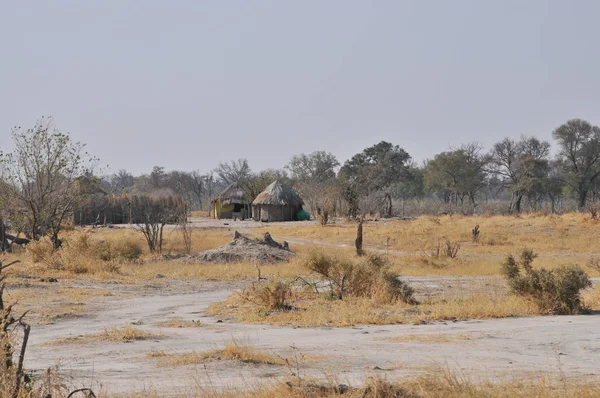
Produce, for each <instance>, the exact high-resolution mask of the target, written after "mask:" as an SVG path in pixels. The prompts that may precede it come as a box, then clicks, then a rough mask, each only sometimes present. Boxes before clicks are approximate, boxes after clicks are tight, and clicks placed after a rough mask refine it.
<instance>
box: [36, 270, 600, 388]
mask: <svg viewBox="0 0 600 398" xmlns="http://www.w3.org/2000/svg"><path fill="white" fill-rule="evenodd" d="M413 279H414V280H413V281H411V282H413V283H423V284H427V285H429V286H432V287H435V286H437V285H443V284H447V283H450V282H456V281H457V278H413ZM471 282H472V281H471ZM233 289H234V287H233V286H232V287H227V288H224V285H223V284H222V283H221V284H219V283H211V282H203V283H198V286H197V288H196V289H195V290H196V291H194V292H189V293H186V294H175V293H173V291H176V290H177V289H176V286H175V287H172V288H171V289H170V290H171V293H169V294H166V295H165V294H160V293H157V294H148V295H145V296H143V297H136V298H129V299H121V300H116V299H115V300H113V301H110V300H109V301H107V302H106V304H105V305H104V308H102V309H101V310H99V311H97V312H95V313H93V314H91V315H88V316H86V317H83V318H79V319H75V320H70V321H63V322H59V323H57V324H53V325H47V326H40V327H36V328H35V329H34V330H33V331H32V335H31V347H30V350H29V351H28V353H27V358H26V366H27V368H28V369H35V370H37V371H39V372H41V371H43V370H44V369H45V368H47V367H49V366H53V365H56V364H60V368H61V369H62V371H64V372H66V374H67V375H68V376H69V377H70V378H71V383H72V384H73V385H74V386H79V387H80V386H83V385H85V386H91V387H93V388H94V389H95V390H97V391H98V390H103V391H110V392H125V391H143V390H146V391H147V390H154V391H158V392H159V393H160V394H161V395H164V396H168V395H169V394H185V393H186V392H187V393H190V392H191V391H195V392H196V393H198V391H199V389H202V388H207V389H210V388H223V387H235V386H247V385H255V384H256V383H257V382H260V381H265V380H267V381H268V380H272V379H273V378H275V377H278V376H289V375H290V370H289V369H286V368H285V367H282V366H275V365H251V364H239V363H234V362H231V361H216V360H215V361H210V362H207V363H206V364H202V365H197V366H188V367H158V366H157V363H156V360H155V359H148V358H146V355H147V354H148V353H150V352H154V351H166V352H169V353H174V352H188V351H199V352H200V351H207V350H211V349H214V348H218V347H222V346H223V345H224V344H226V343H230V342H231V341H232V339H236V340H238V341H241V342H243V343H248V344H252V345H256V346H258V347H260V348H261V349H264V350H266V351H268V352H271V353H275V354H278V355H281V356H283V357H286V358H293V357H294V353H300V354H302V355H306V356H307V358H308V359H307V360H305V361H302V360H301V361H300V369H301V372H303V374H312V375H315V376H322V375H323V374H326V373H328V374H331V373H332V372H333V373H335V374H337V375H338V376H339V378H340V381H342V382H349V383H354V384H356V383H358V382H360V381H361V380H362V379H363V378H364V376H365V375H366V374H371V373H382V374H385V375H386V376H387V377H390V378H394V377H402V376H406V375H409V374H413V373H415V372H419V371H422V370H423V369H424V367H429V366H431V365H432V364H434V363H442V364H443V363H447V364H448V365H449V366H450V367H452V368H460V369H463V370H464V371H465V372H466V373H467V374H469V375H471V376H472V377H475V378H476V377H477V376H479V375H481V376H486V377H496V376H503V375H507V374H508V375H510V374H513V373H514V374H519V373H522V372H523V371H548V372H564V373H565V374H568V375H581V376H583V375H592V374H594V375H598V374H599V373H600V371H599V370H598V369H600V328H598V324H599V323H600V316H592V315H590V316H563V317H532V318H521V319H500V320H487V321H467V322H456V323H452V322H449V323H436V324H431V325H418V326H415V325H388V326H359V327H353V328H306V329H294V328H282V327H272V326H265V325H242V324H236V323H231V322H228V321H227V320H225V321H224V322H222V323H221V322H218V319H216V318H213V317H211V316H209V315H208V314H207V312H206V310H207V307H208V305H209V304H210V303H212V302H215V301H218V300H222V299H224V298H225V297H226V296H227V295H228V294H230V293H231V291H232V290H233ZM186 291H189V289H188V290H186ZM171 319H183V320H200V321H201V322H202V326H200V327H198V328H188V329H173V328H164V327H161V326H159V325H158V323H159V322H163V321H167V320H171ZM132 323H133V324H135V326H133V325H132ZM128 326H129V327H135V328H139V329H141V330H144V331H146V332H152V333H159V334H162V335H163V337H161V338H160V339H157V340H146V341H138V342H134V343H121V342H93V343H86V344H70V345H56V344H51V343H52V342H53V341H55V340H56V339H58V338H64V337H69V336H71V337H74V336H78V335H86V334H92V333H98V332H101V331H103V330H104V329H109V328H115V327H117V328H123V327H128ZM407 335H410V336H415V335H416V336H418V337H412V338H411V340H409V341H405V342H397V341H392V340H390V339H389V338H391V337H397V336H407ZM453 336H454V337H453ZM448 340H450V342H448ZM444 341H445V342H444ZM292 347H296V348H292ZM211 386H212V387H211Z"/></svg>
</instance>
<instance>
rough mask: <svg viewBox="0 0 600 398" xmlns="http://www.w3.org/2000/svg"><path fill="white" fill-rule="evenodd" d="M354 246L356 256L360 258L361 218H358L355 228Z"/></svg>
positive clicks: (361, 249) (361, 246)
mask: <svg viewBox="0 0 600 398" xmlns="http://www.w3.org/2000/svg"><path fill="white" fill-rule="evenodd" d="M354 244H355V246H356V255H357V256H359V257H360V256H362V255H363V254H364V252H363V217H362V216H361V217H360V220H359V221H358V227H357V228H356V241H355V242H354Z"/></svg>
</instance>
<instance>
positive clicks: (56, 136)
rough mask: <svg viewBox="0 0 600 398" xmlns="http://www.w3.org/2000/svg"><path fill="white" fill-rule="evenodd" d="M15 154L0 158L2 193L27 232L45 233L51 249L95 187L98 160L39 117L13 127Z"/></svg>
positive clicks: (28, 233) (58, 242)
mask: <svg viewBox="0 0 600 398" xmlns="http://www.w3.org/2000/svg"><path fill="white" fill-rule="evenodd" d="M12 136H13V140H14V144H15V150H14V152H13V153H2V154H0V163H1V166H2V178H3V180H4V182H5V184H4V185H5V189H4V190H3V191H2V193H3V194H4V195H7V196H8V197H9V201H10V200H12V201H13V202H14V203H16V205H17V206H18V207H19V208H20V209H22V212H20V214H21V216H22V217H23V219H24V220H23V224H24V225H25V233H26V235H28V236H30V237H31V238H32V239H36V240H37V239H39V238H40V237H42V236H44V235H49V236H50V238H51V240H52V242H53V243H54V246H55V248H57V247H59V246H60V240H59V239H58V235H59V233H60V231H61V229H62V226H63V222H64V221H65V219H66V218H67V216H68V215H69V214H70V213H71V211H72V209H73V206H74V205H75V204H76V203H77V202H78V201H80V200H81V199H82V198H84V197H86V196H87V195H89V194H90V191H92V190H93V189H94V181H95V178H94V177H93V174H92V171H93V169H94V166H95V164H96V162H97V159H95V158H93V157H91V156H90V155H89V154H88V153H87V152H84V147H85V145H84V144H82V143H80V142H73V141H71V138H70V137H69V135H67V134H63V133H61V132H60V131H59V130H57V129H56V128H54V126H53V125H52V119H51V118H41V119H40V120H39V121H38V122H37V123H36V125H35V126H34V127H33V128H32V129H28V130H23V129H22V128H20V127H15V128H14V129H13V133H12Z"/></svg>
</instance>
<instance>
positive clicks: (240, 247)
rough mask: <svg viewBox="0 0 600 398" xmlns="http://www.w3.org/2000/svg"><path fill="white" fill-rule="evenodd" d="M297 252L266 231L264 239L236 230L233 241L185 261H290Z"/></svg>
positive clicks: (263, 262) (262, 262)
mask: <svg viewBox="0 0 600 398" xmlns="http://www.w3.org/2000/svg"><path fill="white" fill-rule="evenodd" d="M294 255H295V254H294V253H293V252H292V251H291V250H290V249H289V247H288V244H287V242H283V244H279V243H277V242H275V241H274V240H273V238H271V235H270V234H269V233H268V232H266V233H265V235H264V239H250V238H247V237H245V236H242V235H241V234H240V233H239V232H237V231H236V232H235V235H234V237H233V241H231V242H229V243H227V244H226V245H223V246H221V247H217V248H216V249H212V250H206V251H203V252H200V253H197V254H193V255H191V256H189V257H186V258H185V259H182V261H183V262H185V263H210V262H213V263H240V262H252V263H260V264H266V263H279V262H285V261H288V260H289V259H290V258H291V257H292V256H294Z"/></svg>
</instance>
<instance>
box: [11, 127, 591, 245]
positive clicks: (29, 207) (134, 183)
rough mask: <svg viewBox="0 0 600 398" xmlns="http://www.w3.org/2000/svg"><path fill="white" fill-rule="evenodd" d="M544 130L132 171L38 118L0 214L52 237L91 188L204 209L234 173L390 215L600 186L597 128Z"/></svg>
mask: <svg viewBox="0 0 600 398" xmlns="http://www.w3.org/2000/svg"><path fill="white" fill-rule="evenodd" d="M552 137H553V140H554V144H555V145H556V147H557V152H556V155H554V156H552V155H551V151H550V149H551V144H550V143H549V142H547V141H544V140H540V139H539V138H536V137H534V136H522V137H521V138H519V139H513V138H504V139H502V140H500V141H499V142H497V143H495V144H494V145H493V146H492V148H490V149H489V150H484V148H483V147H482V146H481V145H479V144H477V143H467V144H463V145H461V146H459V147H455V148H450V149H448V150H447V151H444V152H441V153H438V154H435V155H434V156H433V157H431V158H430V159H428V160H426V161H424V162H422V163H421V164H417V163H416V162H415V161H414V159H413V158H412V157H411V156H410V154H409V153H408V152H407V151H406V150H404V149H403V148H402V147H401V146H400V145H397V144H393V143H390V142H386V141H381V142H379V143H376V144H374V145H373V146H370V147H368V148H365V149H364V150H362V151H361V152H359V153H357V154H355V155H354V156H352V157H351V158H350V159H348V160H346V161H344V162H343V163H341V162H340V161H339V160H338V159H337V158H336V157H335V155H333V154H332V153H330V152H326V151H315V152H312V153H308V154H298V155H294V156H292V157H291V159H290V160H289V162H288V163H287V164H286V165H285V166H284V167H283V168H281V169H266V170H261V171H254V170H252V169H251V167H250V165H249V162H248V160H247V159H238V160H233V161H230V162H225V163H220V164H218V165H217V166H216V167H215V168H214V169H212V170H208V171H206V172H201V171H199V170H195V171H166V170H165V169H164V167H161V166H155V167H154V168H153V169H152V170H151V171H150V172H149V173H147V174H142V175H138V176H134V175H133V174H131V173H129V172H128V171H126V170H119V171H117V172H116V173H113V174H110V175H106V173H105V172H104V170H101V169H99V168H98V159H96V158H95V157H93V156H92V155H90V154H89V153H88V152H87V151H86V146H85V145H84V144H83V143H79V142H74V141H73V140H72V139H71V138H70V136H69V135H68V134H64V133H62V132H61V131H60V130H59V129H57V128H56V127H55V126H54V124H53V122H52V119H51V118H42V119H40V120H39V121H38V122H37V123H36V124H35V125H34V127H32V128H29V129H23V128H20V127H15V128H14V129H13V131H12V139H13V143H14V147H15V150H14V151H12V152H0V173H1V174H0V215H1V216H2V217H3V218H5V219H9V220H11V223H12V224H19V227H18V230H20V231H23V232H25V233H26V235H27V236H28V237H30V238H32V239H39V237H41V236H46V235H47V236H50V237H51V238H52V239H53V240H57V239H58V233H59V231H60V230H61V228H62V225H63V224H64V222H65V220H67V219H68V217H69V214H70V212H71V211H72V210H73V208H74V206H76V204H77V202H78V201H80V200H82V198H86V197H89V196H90V195H92V194H126V195H152V196H161V195H176V196H178V197H180V198H181V200H182V201H183V202H184V203H185V205H186V208H188V209H204V210H208V209H209V208H210V203H211V201H212V200H213V199H214V198H215V197H216V196H217V195H218V194H219V192H220V191H221V190H223V189H224V188H226V187H227V186H228V185H229V184H231V183H239V184H240V185H241V186H242V187H243V188H244V190H245V191H246V194H247V196H248V198H249V199H250V200H251V199H252V198H254V197H256V196H257V195H258V194H259V193H260V192H261V191H262V190H263V189H264V188H266V186H267V185H268V184H270V183H271V182H272V181H273V180H275V179H280V180H282V181H283V182H284V183H286V184H288V185H291V186H292V187H294V188H295V189H296V190H297V191H298V192H299V193H300V195H301V196H302V197H303V198H304V200H305V202H306V206H307V207H308V209H309V210H310V211H311V212H312V213H313V215H314V216H318V217H320V218H321V219H324V220H325V222H326V221H327V218H328V217H329V216H332V215H338V216H350V217H353V216H357V215H359V214H364V213H374V212H378V213H380V214H381V215H382V216H384V217H387V216H393V215H398V214H400V208H399V206H402V204H403V203H404V201H406V200H416V201H422V200H429V201H434V202H436V203H439V204H440V205H442V206H441V208H442V209H443V210H444V211H449V212H453V211H459V212H463V213H468V214H473V213H477V212H478V209H479V208H480V205H481V204H482V203H488V202H490V201H492V202H495V203H501V204H502V206H504V211H503V212H505V213H509V214H516V213H520V212H522V211H525V210H527V211H539V210H540V209H542V207H543V206H546V207H549V209H550V211H552V212H554V211H557V205H558V204H561V203H563V202H564V201H565V200H570V201H573V202H574V203H575V206H576V208H577V209H579V210H583V209H585V208H586V205H587V204H588V203H589V202H590V201H591V202H595V201H596V200H597V198H598V194H599V193H600V187H599V185H598V176H599V175H600V128H599V127H598V126H594V125H592V124H591V123H589V122H587V121H585V120H582V119H571V120H568V121H567V122H565V123H564V124H562V125H560V126H558V127H557V128H556V129H555V130H554V131H553V132H552Z"/></svg>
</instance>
